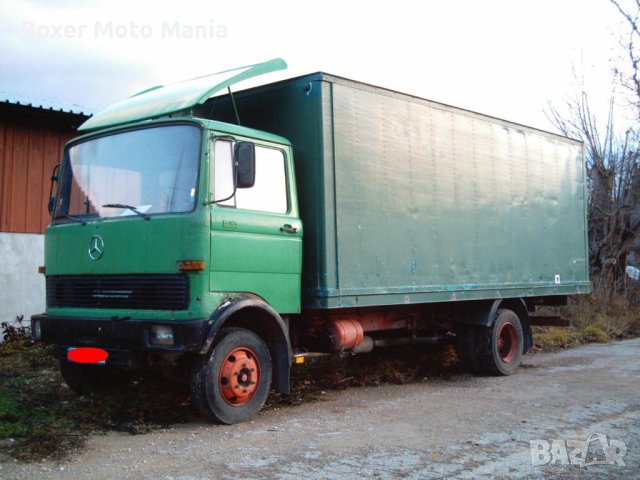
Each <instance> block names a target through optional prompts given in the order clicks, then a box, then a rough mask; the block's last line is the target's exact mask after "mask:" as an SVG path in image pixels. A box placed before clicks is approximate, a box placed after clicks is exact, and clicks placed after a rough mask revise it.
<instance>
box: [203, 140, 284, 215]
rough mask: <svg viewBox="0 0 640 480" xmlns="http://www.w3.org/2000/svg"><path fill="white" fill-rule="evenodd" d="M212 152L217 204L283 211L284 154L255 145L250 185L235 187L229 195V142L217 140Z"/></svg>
mask: <svg viewBox="0 0 640 480" xmlns="http://www.w3.org/2000/svg"><path fill="white" fill-rule="evenodd" d="M214 155H215V167H214V168H215V172H214V185H213V187H214V192H215V198H216V201H217V203H218V205H225V206H230V207H236V208H241V209H244V210H257V211H260V212H271V213H286V212H287V210H288V204H287V180H286V172H285V165H284V155H283V153H282V152H281V151H280V150H276V149H274V148H266V147H261V146H258V145H256V172H255V173H256V179H255V180H256V181H255V184H254V185H253V187H251V188H239V189H237V190H236V194H235V196H234V197H233V198H229V197H230V196H232V195H233V168H232V165H233V163H232V162H233V160H232V159H233V154H232V143H231V142H229V141H228V140H217V141H216V143H215V151H214ZM227 198H228V200H225V199H227ZM221 200H222V201H221Z"/></svg>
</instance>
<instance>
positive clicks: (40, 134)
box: [0, 104, 87, 233]
mask: <svg viewBox="0 0 640 480" xmlns="http://www.w3.org/2000/svg"><path fill="white" fill-rule="evenodd" d="M86 118H87V117H86V116H84V115H78V114H70V113H63V112H55V111H51V110H44V109H38V108H33V107H26V106H22V105H13V104H0V232H20V233H42V232H44V229H45V227H46V226H47V224H48V223H49V221H50V216H49V212H48V210H47V204H48V202H49V185H50V178H51V172H52V170H53V167H54V166H55V165H56V164H57V163H58V162H59V161H60V158H61V156H62V150H63V146H64V143H65V142H66V141H67V140H69V139H70V138H72V137H74V136H75V135H77V133H76V131H75V128H76V127H77V125H79V124H80V123H82V122H83V121H84V119H86Z"/></svg>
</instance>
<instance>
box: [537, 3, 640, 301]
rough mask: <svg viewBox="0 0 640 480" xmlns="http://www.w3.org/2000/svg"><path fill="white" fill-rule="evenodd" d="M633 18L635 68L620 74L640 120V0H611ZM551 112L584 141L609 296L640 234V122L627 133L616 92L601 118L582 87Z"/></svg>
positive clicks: (621, 283)
mask: <svg viewBox="0 0 640 480" xmlns="http://www.w3.org/2000/svg"><path fill="white" fill-rule="evenodd" d="M609 1H610V2H611V3H612V4H613V5H614V6H615V7H616V8H617V9H618V11H619V12H620V13H621V14H622V16H623V17H624V19H625V21H626V22H627V23H628V24H629V27H630V33H629V37H628V41H626V44H625V50H626V52H627V55H628V57H629V60H630V66H631V70H630V72H627V73H623V69H616V71H615V74H616V76H617V77H618V79H619V80H621V81H622V83H623V85H624V86H625V87H626V88H628V89H630V91H631V93H632V95H631V96H632V98H633V99H634V100H633V104H634V106H635V109H636V110H635V112H636V118H637V121H640V76H639V74H638V66H639V65H640V30H639V29H638V19H639V17H640V0H633V2H632V3H633V7H632V10H628V9H627V10H625V7H624V6H622V5H621V2H620V0H609ZM548 116H549V118H550V120H551V121H552V123H553V124H554V125H555V126H556V127H557V128H558V129H559V130H560V131H561V132H562V133H564V134H565V135H568V136H571V137H577V138H581V139H582V140H583V141H584V143H585V149H586V157H587V158H586V160H587V176H588V180H589V184H588V191H589V211H588V215H589V263H590V267H591V273H592V278H593V280H594V283H595V287H596V289H597V291H598V293H600V294H601V295H603V296H604V297H605V299H607V298H610V295H612V294H613V293H619V292H621V291H622V290H623V289H624V288H625V267H626V259H627V255H628V253H629V251H630V249H632V248H633V247H634V246H635V244H636V243H637V242H638V238H640V207H639V205H640V128H638V127H637V126H636V125H634V126H632V127H630V128H628V129H627V130H626V132H624V133H623V134H620V133H617V131H616V128H615V125H614V95H613V94H612V95H611V100H610V104H609V114H608V116H607V119H606V121H605V122H599V121H598V119H597V118H596V116H595V114H594V113H593V111H592V109H591V107H590V105H589V99H588V96H587V93H586V92H585V91H584V89H583V91H582V92H581V93H580V94H579V95H578V96H576V97H575V98H573V99H571V100H569V101H567V102H566V103H565V105H564V106H562V107H561V108H560V109H558V108H556V107H554V106H553V105H550V108H549V115H548Z"/></svg>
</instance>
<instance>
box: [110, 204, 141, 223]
mask: <svg viewBox="0 0 640 480" xmlns="http://www.w3.org/2000/svg"><path fill="white" fill-rule="evenodd" d="M102 207H103V208H126V209H127V210H131V211H132V212H133V213H136V214H138V215H140V216H141V217H142V218H144V219H145V220H149V219H151V217H150V216H149V215H147V214H146V213H142V212H141V211H140V210H138V209H137V208H136V207H134V206H132V205H125V204H124V203H105V204H104V205H102Z"/></svg>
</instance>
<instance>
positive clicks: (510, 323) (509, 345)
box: [478, 309, 524, 375]
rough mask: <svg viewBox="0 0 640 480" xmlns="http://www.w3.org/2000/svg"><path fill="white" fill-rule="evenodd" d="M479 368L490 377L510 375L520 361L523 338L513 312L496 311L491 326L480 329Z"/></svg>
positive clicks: (520, 326)
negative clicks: (494, 319)
mask: <svg viewBox="0 0 640 480" xmlns="http://www.w3.org/2000/svg"><path fill="white" fill-rule="evenodd" d="M479 341H480V348H479V356H478V361H479V367H480V370H481V371H482V372H484V373H488V374H491V375H511V374H513V373H515V371H516V370H517V369H518V366H519V365H520V362H521V361H522V355H523V344H524V336H523V333H522V324H521V322H520V318H519V317H518V315H516V314H515V313H514V312H513V311H511V310H507V309H500V310H498V313H497V316H496V321H495V322H494V324H493V326H491V327H488V328H481V330H480V335H479Z"/></svg>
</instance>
